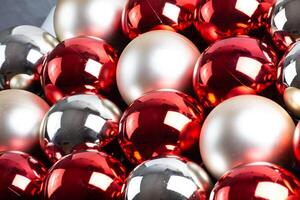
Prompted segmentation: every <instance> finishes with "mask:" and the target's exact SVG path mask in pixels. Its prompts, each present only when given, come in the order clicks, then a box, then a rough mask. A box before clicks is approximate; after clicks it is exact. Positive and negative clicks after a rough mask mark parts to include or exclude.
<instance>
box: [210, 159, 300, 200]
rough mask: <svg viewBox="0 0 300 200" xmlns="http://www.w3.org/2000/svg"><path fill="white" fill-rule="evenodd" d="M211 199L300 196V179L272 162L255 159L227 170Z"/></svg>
mask: <svg viewBox="0 0 300 200" xmlns="http://www.w3.org/2000/svg"><path fill="white" fill-rule="evenodd" d="M209 199H210V200H241V199H242V200H267V199H268V200H273V199H274V200H275V199H276V200H298V199H300V183H299V181H298V180H297V179H296V177H295V176H294V175H292V174H291V173H290V172H288V171H286V170H285V169H283V168H280V167H278V166H275V165H272V164H269V163H253V164H248V165H245V166H240V167H238V168H235V169H233V170H231V171H229V172H227V173H226V174H225V175H224V176H223V177H222V178H221V179H220V180H219V181H218V182H217V183H216V185H215V187H214V189H213V190H212V192H211V195H210V198H209Z"/></svg>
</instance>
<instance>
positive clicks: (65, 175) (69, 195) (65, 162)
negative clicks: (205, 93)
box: [43, 151, 125, 200]
mask: <svg viewBox="0 0 300 200" xmlns="http://www.w3.org/2000/svg"><path fill="white" fill-rule="evenodd" d="M124 179H125V168H124V167H123V166H122V164H121V163H120V162H119V161H118V160H116V159H115V158H113V157H111V156H108V155H106V154H104V153H100V152H97V151H86V152H79V153H74V154H70V155H68V156H65V157H63V158H62V159H61V160H59V161H58V162H57V163H55V164H54V165H53V167H52V168H51V169H50V171H49V174H48V175H47V178H46V180H45V183H44V186H43V199H44V200H56V199H72V200H83V199H95V200H96V199H101V200H111V199H119V198H120V195H121V190H122V187H123V181H124Z"/></svg>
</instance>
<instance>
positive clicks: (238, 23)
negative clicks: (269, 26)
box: [195, 0, 274, 43]
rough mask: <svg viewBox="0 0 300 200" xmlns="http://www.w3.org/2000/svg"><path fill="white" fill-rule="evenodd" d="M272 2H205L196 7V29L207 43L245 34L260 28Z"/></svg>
mask: <svg viewBox="0 0 300 200" xmlns="http://www.w3.org/2000/svg"><path fill="white" fill-rule="evenodd" d="M273 4H274V2H273V0H226V1H224V0H206V2H205V3H204V4H203V5H201V6H200V7H198V9H197V19H196V22H195V25H196V28H197V29H198V31H199V32H200V34H201V35H202V37H203V38H204V39H205V40H206V41H207V42H209V43H211V42H215V41H216V40H219V39H222V38H225V37H229V36H236V35H243V34H247V33H248V32H249V31H250V30H253V29H256V28H258V27H260V26H262V25H263V24H264V23H265V22H266V19H267V18H268V16H269V10H270V8H271V7H272V5H273Z"/></svg>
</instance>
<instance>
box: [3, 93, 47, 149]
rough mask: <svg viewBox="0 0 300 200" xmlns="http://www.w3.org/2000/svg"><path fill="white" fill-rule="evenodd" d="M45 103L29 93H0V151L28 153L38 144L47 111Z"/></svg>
mask: <svg viewBox="0 0 300 200" xmlns="http://www.w3.org/2000/svg"><path fill="white" fill-rule="evenodd" d="M48 109H49V106H48V105H47V103H46V102H45V101H44V100H43V99H41V98H40V97H38V96H37V95H34V94H32V93H30V92H27V91H23V90H13V89H10V90H4V91H1V92H0V151H7V150H20V151H26V152H28V151H30V150H31V149H32V148H33V147H34V146H35V145H37V144H38V133H39V128H40V124H41V121H42V119H43V117H44V115H45V114H46V112H47V111H48Z"/></svg>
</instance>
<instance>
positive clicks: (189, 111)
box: [119, 90, 203, 164]
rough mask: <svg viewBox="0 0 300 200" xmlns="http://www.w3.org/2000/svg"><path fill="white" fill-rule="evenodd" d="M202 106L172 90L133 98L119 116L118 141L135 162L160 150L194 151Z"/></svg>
mask: <svg viewBox="0 0 300 200" xmlns="http://www.w3.org/2000/svg"><path fill="white" fill-rule="evenodd" d="M202 121H203V112H202V108H201V107H200V106H199V105H198V103H197V102H196V101H195V100H194V99H193V98H191V97H190V96H187V95H185V94H183V93H181V92H177V91H175V90H159V91H153V92H150V93H147V94H146V95H145V96H142V97H141V98H139V99H137V100H136V101H134V102H133V103H132V104H131V105H130V106H129V108H128V109H127V110H126V111H125V113H124V114H123V117H122V118H121V120H120V135H119V142H120V145H121V147H122V149H123V151H124V153H125V155H126V157H127V158H128V160H129V161H130V162H132V163H134V164H138V163H141V162H142V161H145V160H147V159H149V158H151V157H155V156H158V155H162V154H168V153H170V154H181V153H189V152H191V151H193V150H195V152H198V151H197V148H198V142H199V134H200V128H201V124H202Z"/></svg>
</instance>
